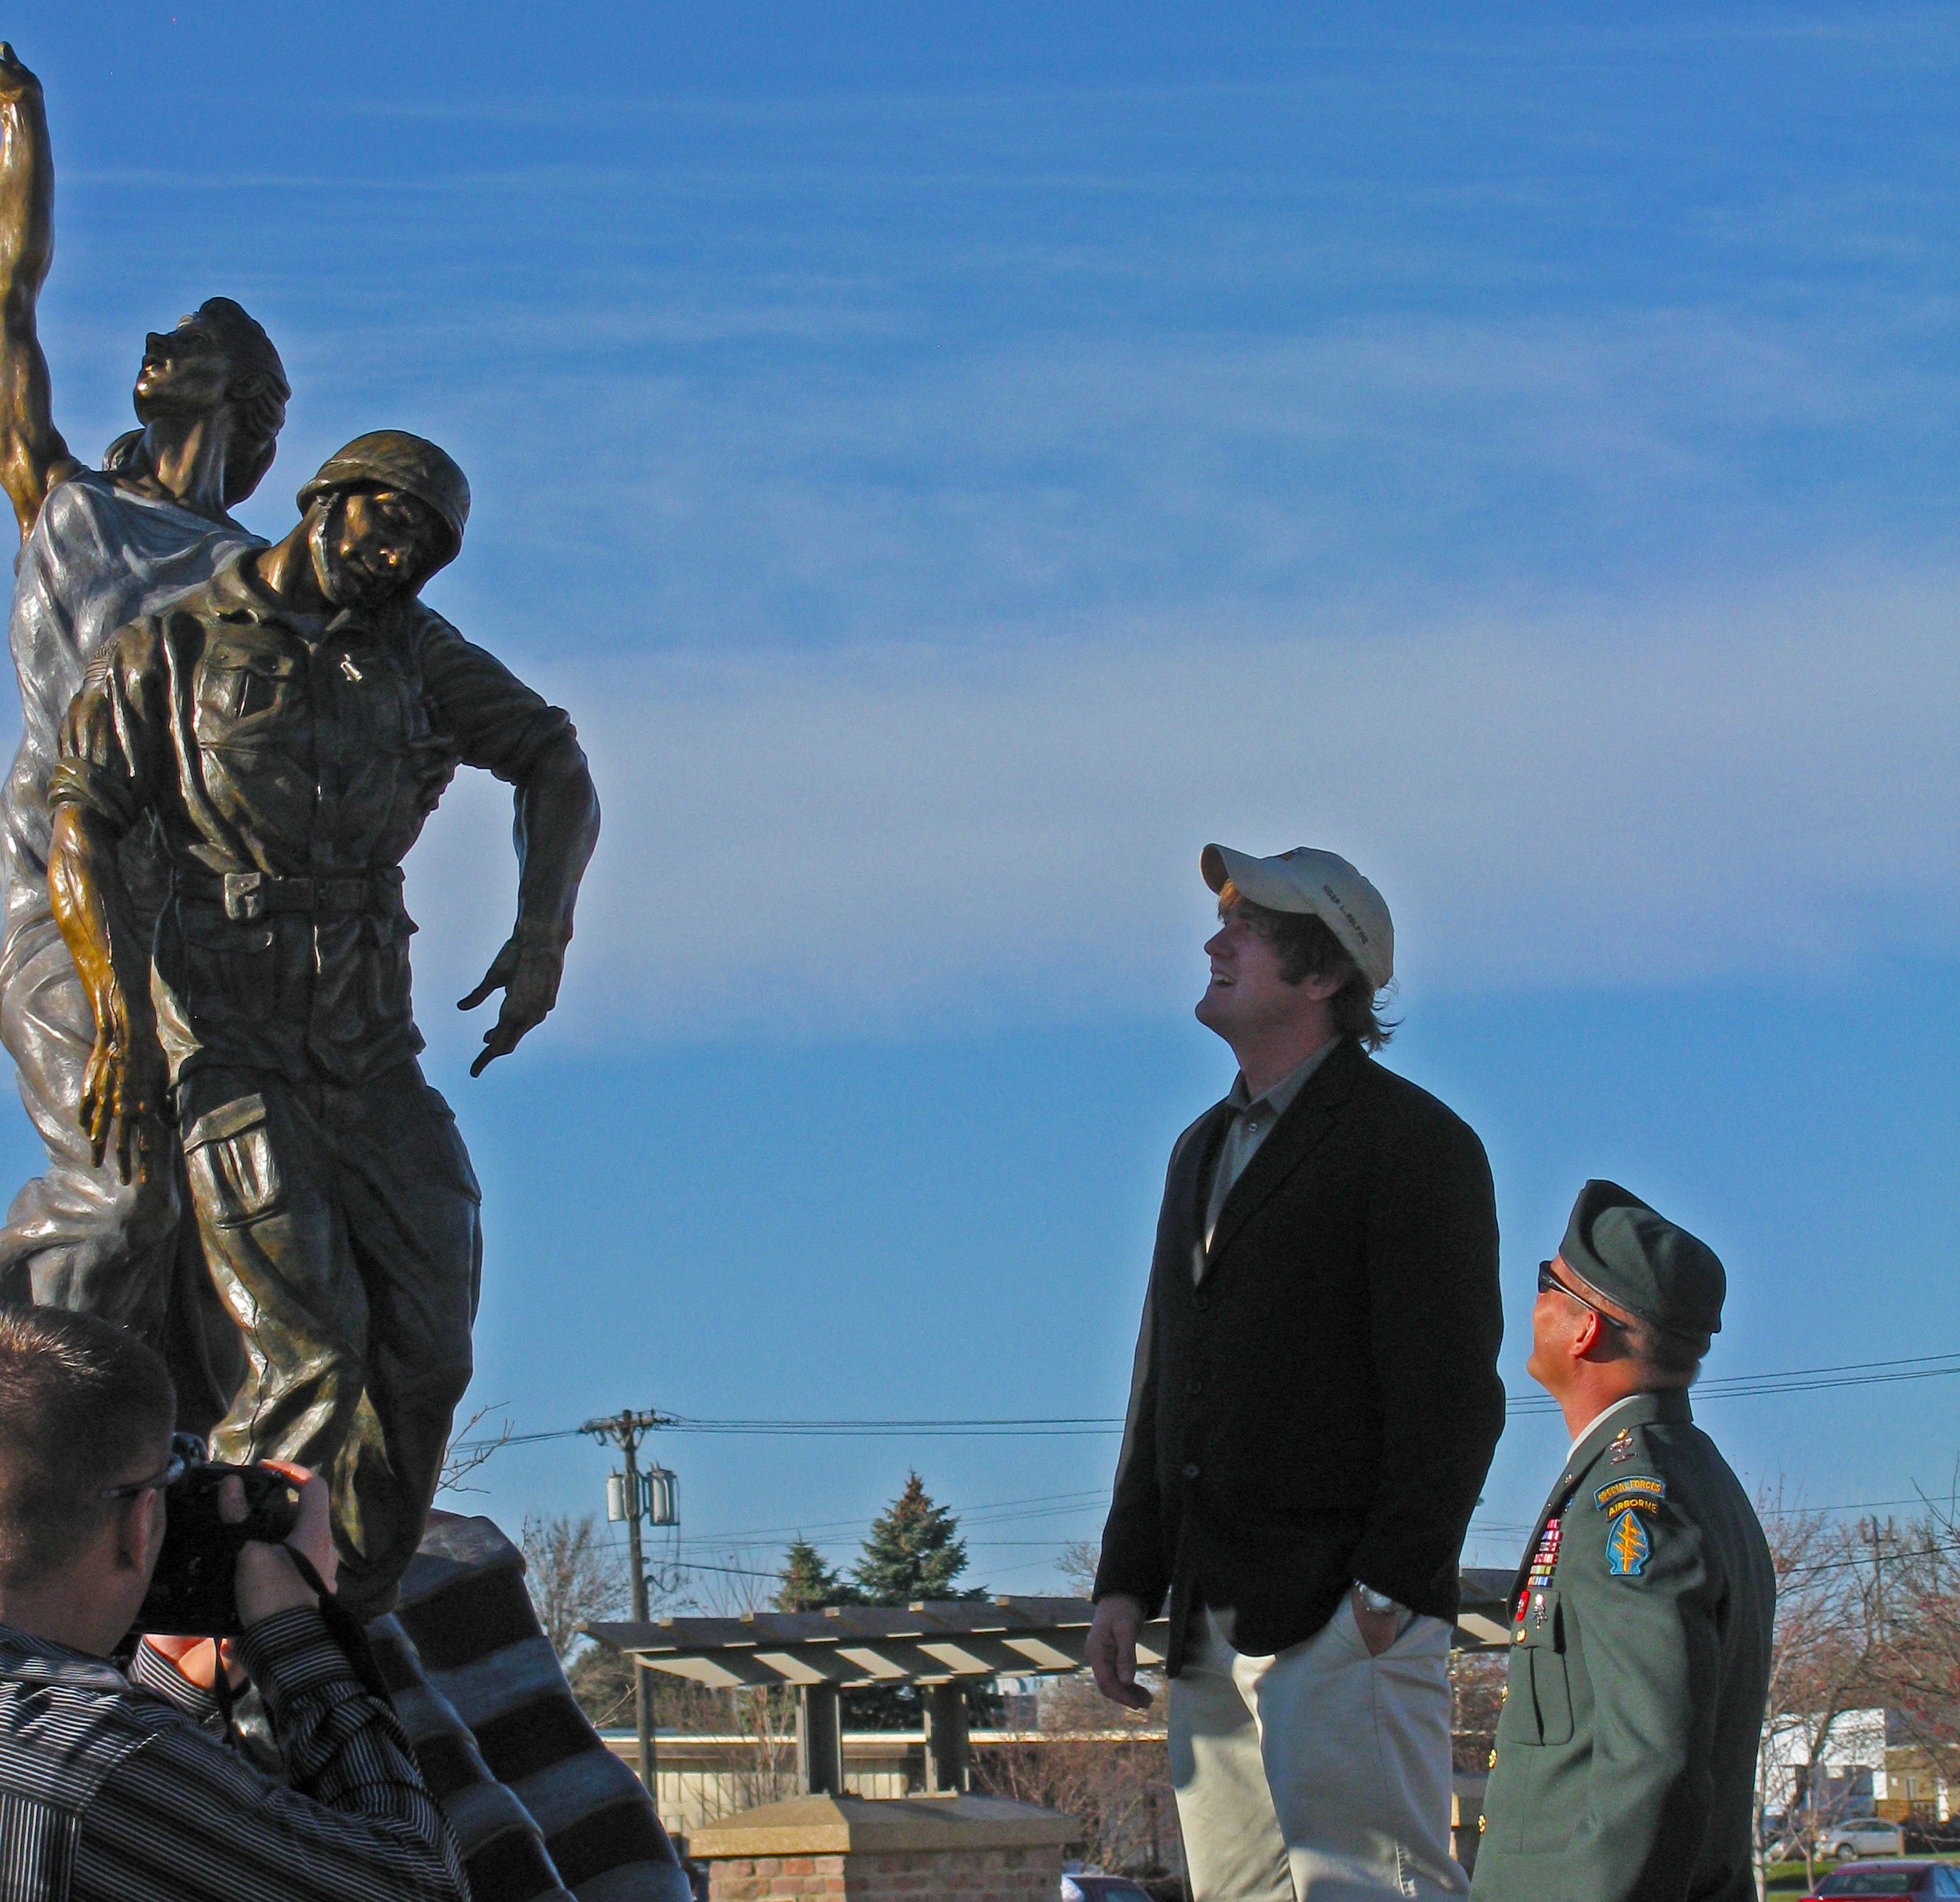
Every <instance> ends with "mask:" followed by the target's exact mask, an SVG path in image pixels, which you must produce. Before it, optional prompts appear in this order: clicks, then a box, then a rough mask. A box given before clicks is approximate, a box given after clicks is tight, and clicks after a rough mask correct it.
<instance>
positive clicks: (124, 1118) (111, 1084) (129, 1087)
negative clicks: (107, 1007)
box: [81, 1010, 170, 1182]
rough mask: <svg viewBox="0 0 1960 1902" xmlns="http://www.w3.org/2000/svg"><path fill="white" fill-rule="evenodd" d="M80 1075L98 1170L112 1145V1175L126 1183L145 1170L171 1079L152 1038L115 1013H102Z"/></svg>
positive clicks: (86, 1126)
mask: <svg viewBox="0 0 1960 1902" xmlns="http://www.w3.org/2000/svg"><path fill="white" fill-rule="evenodd" d="M103 1015H104V1018H105V1024H106V1027H105V1028H103V1029H98V1031H97V1032H96V1033H95V1048H94V1049H93V1050H92V1051H90V1053H89V1060H88V1068H87V1069H86V1071H85V1072H84V1073H82V1102H81V1122H82V1129H83V1130H86V1132H87V1134H88V1139H89V1150H90V1154H92V1155H93V1156H94V1158H95V1166H96V1167H97V1168H98V1169H100V1168H101V1167H102V1158H103V1157H104V1156H105V1155H106V1154H108V1152H109V1148H110V1143H111V1142H112V1141H113V1142H114V1146H115V1159H116V1173H117V1174H118V1175H119V1176H120V1177H121V1178H122V1179H123V1181H124V1182H131V1181H133V1180H135V1178H136V1177H137V1176H138V1175H139V1174H141V1173H142V1172H143V1170H144V1169H146V1168H147V1166H148V1160H149V1151H150V1149H151V1146H152V1145H153V1144H154V1143H155V1141H156V1138H157V1134H158V1132H159V1130H161V1129H162V1128H163V1101H164V1096H165V1093H166V1092H167V1090H168V1089H169V1087H170V1076H169V1072H168V1070H167V1068H166V1066H165V1065H164V1061H163V1051H162V1049H159V1047H158V1044H157V1041H156V1038H155V1035H154V1034H153V1033H151V1031H150V1030H149V1029H147V1026H146V1027H145V1028H144V1029H140V1030H137V1029H132V1027H131V1025H130V1023H129V1021H128V1020H127V1017H126V1016H125V1015H124V1014H123V1012H121V1011H120V1010H116V1011H113V1012H108V1013H103Z"/></svg>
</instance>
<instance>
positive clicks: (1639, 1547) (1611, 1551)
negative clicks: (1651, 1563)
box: [1606, 1505, 1653, 1579]
mask: <svg viewBox="0 0 1960 1902" xmlns="http://www.w3.org/2000/svg"><path fill="white" fill-rule="evenodd" d="M1652 1557H1653V1540H1651V1539H1649V1537H1648V1536H1647V1528H1646V1527H1645V1525H1643V1524H1642V1523H1641V1515H1640V1513H1639V1512H1638V1511H1637V1510H1636V1509H1635V1508H1634V1507H1633V1506H1631V1505H1628V1506H1622V1507H1621V1508H1620V1510H1619V1511H1617V1512H1616V1513H1615V1514H1614V1515H1613V1521H1612V1523H1611V1524H1609V1526H1608V1527H1607V1528H1606V1569H1607V1571H1609V1572H1610V1573H1612V1575H1613V1577H1615V1578H1616V1579H1637V1578H1638V1577H1639V1576H1640V1575H1641V1573H1642V1572H1643V1571H1645V1570H1646V1569H1647V1561H1648V1560H1649V1559H1650V1558H1652Z"/></svg>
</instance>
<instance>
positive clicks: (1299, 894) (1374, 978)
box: [1198, 845, 1395, 990]
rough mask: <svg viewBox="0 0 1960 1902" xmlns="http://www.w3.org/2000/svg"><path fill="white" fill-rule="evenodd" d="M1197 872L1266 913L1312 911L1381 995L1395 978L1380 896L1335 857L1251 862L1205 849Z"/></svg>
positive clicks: (1307, 854)
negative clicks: (1230, 887)
mask: <svg viewBox="0 0 1960 1902" xmlns="http://www.w3.org/2000/svg"><path fill="white" fill-rule="evenodd" d="M1198 865H1199V870H1200V871H1202V872H1203V873H1204V881H1205V883H1206V884H1207V885H1209V886H1211V889H1212V890H1213V891H1219V890H1221V889H1223V886H1224V884H1225V881H1226V880H1227V879H1228V878H1229V879H1230V880H1231V881H1232V883H1233V885H1235V886H1236V887H1237V888H1238V889H1239V892H1240V893H1242V894H1243V896H1244V897H1247V898H1248V899H1249V900H1251V902H1252V903H1253V904H1255V905H1263V906H1265V908H1266V909H1267V910H1268V911H1282V912H1311V913H1312V914H1313V916H1314V917H1316V918H1318V919H1319V921H1320V922H1321V923H1322V924H1323V925H1326V926H1327V929H1328V930H1329V931H1331V932H1332V933H1333V934H1334V935H1335V937H1336V938H1338V939H1339V941H1340V945H1341V949H1343V950H1344V951H1345V952H1346V953H1347V955H1348V956H1349V957H1352V959H1353V960H1354V961H1355V962H1356V964H1357V965H1360V967H1361V974H1362V976H1364V977H1366V978H1367V979H1368V981H1369V983H1371V984H1372V985H1374V986H1375V988H1376V989H1377V990H1380V989H1381V988H1382V986H1383V985H1385V984H1386V983H1387V982H1388V980H1389V979H1390V978H1392V977H1394V975H1395V925H1394V924H1393V922H1392V921H1391V919H1390V918H1389V916H1388V906H1387V905H1385V904H1384V903H1383V902H1382V895H1381V893H1380V892H1378V891H1376V889H1375V888H1374V886H1372V885H1370V884H1369V883H1368V881H1367V880H1366V879H1365V878H1364V877H1362V876H1361V874H1360V873H1359V872H1357V871H1356V869H1354V867H1353V866H1352V865H1349V864H1348V862H1347V860H1345V859H1344V858H1343V857H1341V856H1340V854H1339V853H1336V852H1316V851H1315V849H1313V847H1312V846H1311V845H1295V847H1294V848H1293V849H1292V850H1291V852H1282V853H1279V854H1278V855H1277V856H1276V857H1272V858H1255V857H1253V856H1252V855H1251V853H1249V852H1235V851H1233V849H1231V846H1229V845H1207V846H1206V848H1205V849H1204V851H1203V853H1201V854H1200V855H1199V860H1198Z"/></svg>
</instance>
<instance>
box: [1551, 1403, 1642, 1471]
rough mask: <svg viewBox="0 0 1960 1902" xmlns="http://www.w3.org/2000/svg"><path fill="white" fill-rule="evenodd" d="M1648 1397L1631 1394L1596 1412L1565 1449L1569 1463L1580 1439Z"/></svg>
mask: <svg viewBox="0 0 1960 1902" xmlns="http://www.w3.org/2000/svg"><path fill="white" fill-rule="evenodd" d="M1646 1398H1649V1396H1648V1395H1647V1394H1627V1395H1626V1396H1625V1398H1621V1399H1618V1400H1616V1401H1614V1402H1613V1405H1612V1406H1609V1407H1606V1408H1605V1409H1604V1410H1601V1412H1599V1413H1597V1414H1594V1415H1593V1416H1592V1418H1591V1419H1589V1420H1588V1421H1587V1422H1586V1423H1585V1424H1584V1426H1581V1427H1580V1429H1579V1431H1578V1432H1577V1433H1576V1435H1573V1437H1572V1444H1571V1445H1570V1446H1569V1447H1567V1448H1566V1449H1565V1458H1566V1460H1567V1462H1568V1463H1570V1461H1571V1459H1572V1455H1573V1454H1575V1453H1576V1452H1577V1451H1579V1445H1580V1441H1582V1440H1584V1439H1585V1438H1586V1437H1587V1436H1588V1435H1590V1434H1592V1433H1596V1432H1597V1431H1598V1430H1599V1429H1600V1428H1601V1426H1604V1425H1605V1423H1606V1422H1607V1421H1609V1420H1611V1419H1615V1418H1617V1417H1618V1416H1619V1415H1620V1414H1623V1413H1627V1412H1629V1411H1630V1410H1632V1409H1633V1408H1634V1407H1635V1406H1638V1405H1639V1404H1640V1402H1641V1401H1643V1400H1645V1399H1646Z"/></svg>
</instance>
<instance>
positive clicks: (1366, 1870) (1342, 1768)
mask: <svg viewBox="0 0 1960 1902" xmlns="http://www.w3.org/2000/svg"><path fill="white" fill-rule="evenodd" d="M1201 1631H1202V1640H1201V1642H1199V1643H1195V1645H1194V1646H1193V1647H1192V1655H1191V1656H1190V1657H1189V1658H1188V1659H1187V1660H1186V1663H1185V1665H1184V1668H1183V1672H1182V1674H1181V1675H1179V1676H1178V1677H1176V1678H1174V1679H1172V1680H1171V1715H1170V1727H1171V1783H1172V1784H1173V1785H1174V1786H1175V1789H1176V1792H1177V1803H1178V1820H1179V1823H1180V1824H1182V1825H1183V1832H1184V1854H1185V1859H1186V1861H1187V1864H1188V1865H1189V1867H1190V1870H1191V1890H1192V1893H1193V1894H1194V1895H1195V1896H1196V1898H1197V1902H1362V1899H1363V1898H1367V1899H1368V1902H1379V1899H1380V1898H1385V1897H1389V1896H1415V1897H1421V1898H1423V1899H1424V1902H1428V1898H1431V1897H1435V1896H1456V1895H1461V1894H1463V1893H1464V1891H1465V1890H1467V1889H1468V1887H1469V1884H1468V1880H1466V1879H1465V1877H1464V1872H1463V1871H1462V1870H1461V1869H1460V1868H1458V1867H1457V1865H1456V1863H1455V1861H1454V1860H1452V1857H1451V1856H1450V1850H1449V1815H1450V1730H1449V1723H1450V1691H1449V1639H1450V1627H1448V1625H1447V1624H1445V1623H1444V1622H1443V1621H1442V1620H1441V1619H1436V1618H1421V1617H1412V1619H1410V1621H1409V1623H1408V1626H1407V1627H1406V1628H1405V1629H1404V1631H1403V1633H1402V1635H1401V1636H1400V1637H1399V1638H1398V1639H1396V1641H1395V1643H1393V1644H1392V1645H1391V1646H1390V1647H1388V1650H1387V1651H1384V1652H1383V1653H1382V1655H1380V1657H1379V1658H1371V1657H1370V1656H1369V1655H1368V1647H1367V1646H1366V1645H1365V1644H1364V1643H1362V1641H1361V1634H1360V1631H1359V1630H1358V1629H1357V1628H1356V1624H1355V1621H1354V1614H1353V1612H1352V1610H1350V1608H1349V1606H1348V1602H1347V1599H1344V1598H1343V1599H1342V1601H1341V1604H1340V1608H1339V1610H1338V1611H1336V1612H1335V1614H1334V1615H1333V1617H1332V1618H1331V1619H1329V1620H1328V1622H1327V1624H1326V1626H1325V1627H1323V1629H1321V1630H1320V1631H1317V1632H1316V1633H1315V1635H1313V1636H1312V1637H1311V1638H1309V1639H1307V1640H1306V1641H1305V1642H1304V1643H1300V1644H1296V1645H1294V1646H1292V1647H1290V1648H1289V1649H1287V1650H1286V1651H1281V1652H1280V1653H1279V1655H1277V1656H1276V1657H1270V1658H1257V1657H1246V1656H1243V1655H1240V1654H1239V1652H1237V1651H1234V1650H1233V1649H1232V1648H1231V1645H1230V1644H1229V1643H1227V1641H1226V1638H1225V1634H1224V1632H1223V1630H1222V1629H1221V1628H1220V1627H1219V1622H1218V1620H1217V1619H1216V1618H1215V1617H1214V1616H1213V1615H1212V1614H1211V1613H1210V1612H1208V1611H1207V1613H1206V1614H1205V1615H1204V1619H1203V1626H1202V1627H1201Z"/></svg>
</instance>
